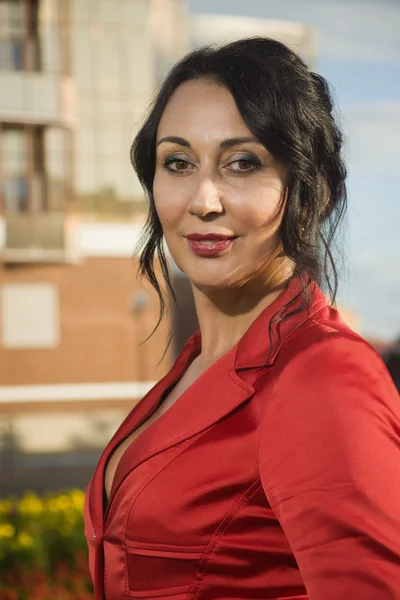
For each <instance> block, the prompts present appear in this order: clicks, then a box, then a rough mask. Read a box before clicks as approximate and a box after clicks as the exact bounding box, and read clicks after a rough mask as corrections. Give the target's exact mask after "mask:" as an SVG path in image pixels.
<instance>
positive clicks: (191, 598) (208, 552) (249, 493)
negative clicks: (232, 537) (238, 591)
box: [188, 478, 262, 600]
mask: <svg viewBox="0 0 400 600" xmlns="http://www.w3.org/2000/svg"><path fill="white" fill-rule="evenodd" d="M260 489H262V483H261V480H260V478H257V479H256V480H255V481H254V483H252V484H251V486H250V487H248V488H247V490H246V491H245V492H243V494H242V495H241V496H240V498H239V499H238V500H237V501H236V503H235V504H234V506H233V507H232V508H231V510H230V511H229V512H228V514H227V515H226V516H225V518H224V519H223V520H222V522H221V523H220V524H219V526H218V527H217V529H216V530H215V532H214V533H213V535H212V537H211V539H210V540H209V542H208V544H207V546H206V548H205V549H204V552H203V556H202V557H201V559H200V565H199V568H198V570H197V573H196V574H195V576H194V578H193V582H192V585H191V587H190V590H189V594H188V600H196V598H198V596H199V592H200V588H201V584H202V582H203V580H204V577H205V575H206V574H207V569H208V565H209V561H210V558H211V556H212V554H213V552H214V549H215V547H216V545H217V543H218V542H219V541H220V539H221V537H222V536H223V534H224V533H225V531H226V530H227V528H228V527H229V525H230V524H231V522H232V520H233V519H234V517H235V516H236V515H237V513H238V512H239V511H240V509H241V508H243V506H245V505H246V503H247V502H248V501H249V500H250V499H251V498H252V497H253V496H254V495H255V494H256V493H257V492H258V491H259V490H260Z"/></svg>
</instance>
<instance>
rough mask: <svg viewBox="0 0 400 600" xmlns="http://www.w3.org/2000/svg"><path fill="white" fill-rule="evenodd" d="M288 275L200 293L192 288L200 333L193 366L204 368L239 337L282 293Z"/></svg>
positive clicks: (231, 346)
mask: <svg viewBox="0 0 400 600" xmlns="http://www.w3.org/2000/svg"><path fill="white" fill-rule="evenodd" d="M290 276H291V273H290V274H289V273H287V272H286V275H285V274H284V273H282V274H281V276H280V277H274V278H273V279H272V278H268V279H265V278H264V280H260V279H258V280H257V281H256V280H252V281H251V282H248V283H247V284H245V285H243V286H241V287H238V288H234V289H231V288H228V289H210V288H207V289H204V288H199V287H196V286H194V285H193V284H192V289H193V295H194V301H195V305H196V312H197V317H198V321H199V326H200V331H201V354H200V355H199V356H198V357H197V359H196V362H197V363H198V365H199V366H204V367H207V366H209V365H210V364H212V363H213V362H215V361H216V360H217V359H218V358H220V357H221V356H222V355H223V354H225V353H226V352H228V351H229V350H230V349H231V348H233V346H235V345H236V344H237V342H238V341H239V340H240V339H241V337H243V335H244V334H245V332H246V331H247V329H248V328H249V327H250V325H251V324H252V323H253V321H254V320H255V319H256V318H257V317H258V316H259V315H260V314H261V313H262V311H263V310H264V309H265V308H267V306H269V305H270V304H271V303H272V302H273V301H274V300H275V299H276V298H277V297H278V296H279V294H280V293H281V291H282V290H283V289H284V287H285V285H286V283H287V281H288V279H289V278H290Z"/></svg>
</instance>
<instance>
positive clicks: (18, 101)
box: [0, 71, 76, 129]
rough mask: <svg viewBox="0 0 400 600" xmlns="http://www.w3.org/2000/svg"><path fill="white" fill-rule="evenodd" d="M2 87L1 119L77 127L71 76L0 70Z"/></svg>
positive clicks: (0, 101) (0, 99) (0, 86)
mask: <svg viewBox="0 0 400 600" xmlns="http://www.w3.org/2000/svg"><path fill="white" fill-rule="evenodd" d="M0 89H1V95H0V120H1V121H3V122H10V123H32V124H40V125H56V126H63V127H67V128H70V129H73V128H74V125H75V122H76V94H75V85H74V81H73V79H71V77H68V76H65V75H59V74H56V73H36V72H33V73H29V72H24V71H18V72H17V71H15V72H8V71H4V72H2V71H0Z"/></svg>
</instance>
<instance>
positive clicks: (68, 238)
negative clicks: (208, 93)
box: [0, 0, 314, 492]
mask: <svg viewBox="0 0 400 600" xmlns="http://www.w3.org/2000/svg"><path fill="white" fill-rule="evenodd" d="M94 7H95V10H94ZM227 30H229V32H228V33H229V35H230V36H231V37H232V36H243V35H250V34H263V35H271V36H274V37H279V38H280V39H285V36H286V37H287V39H288V41H290V43H291V44H292V45H293V44H295V45H296V44H297V49H298V50H303V51H304V53H305V55H306V56H307V57H308V58H310V60H311V59H312V58H313V56H314V55H313V52H314V50H313V48H314V46H313V43H314V42H313V39H314V38H313V33H312V31H311V30H309V28H304V27H302V26H298V25H292V24H291V25H287V24H284V23H272V24H271V23H270V22H268V21H258V20H249V19H241V18H236V19H233V20H232V18H230V19H229V20H227V21H225V18H224V17H195V18H193V19H190V18H189V16H188V13H187V4H186V1H185V0H97V1H96V2H95V3H94V2H92V1H91V0H0V87H1V90H2V92H1V94H0V179H1V182H2V185H1V188H0V410H1V415H0V479H1V481H0V487H1V489H2V490H5V491H8V492H19V491H21V490H22V489H23V487H35V488H37V489H41V488H43V489H44V488H46V487H49V485H51V486H52V487H57V486H58V485H61V482H62V485H85V483H86V481H87V478H88V476H89V474H90V472H91V470H92V467H93V464H94V462H95V460H96V459H97V456H98V453H99V450H100V449H101V448H102V447H103V446H104V444H105V443H106V441H107V440H108V439H109V438H110V436H111V435H112V433H113V431H114V430H115V428H116V427H117V425H118V423H119V422H120V421H121V420H122V418H123V416H124V415H125V414H126V412H127V411H128V410H129V409H130V408H131V407H132V406H134V404H135V402H137V400H138V399H139V398H141V397H142V396H143V394H144V393H145V392H146V390H147V389H148V388H149V387H150V386H151V385H152V383H153V382H154V381H155V380H157V379H158V378H159V377H161V376H162V375H163V374H164V373H165V371H166V370H167V369H168V367H169V364H170V362H171V359H172V354H173V353H172V348H170V350H169V351H167V353H166V355H165V357H164V358H163V355H164V349H165V348H166V345H167V340H168V332H169V325H170V321H169V322H168V321H167V322H164V323H162V325H161V326H160V328H159V330H158V331H157V332H156V333H155V335H154V336H153V337H151V338H150V340H149V341H148V342H146V343H145V344H142V345H140V344H141V342H142V341H143V340H144V339H146V338H147V337H148V335H149V334H150V333H151V331H152V329H153V327H154V324H155V322H156V319H157V315H158V301H157V297H156V295H155V294H154V292H153V291H152V290H151V288H150V287H149V286H145V285H142V284H141V283H140V282H138V281H137V279H136V271H137V257H136V255H135V252H134V250H135V246H136V243H137V241H138V236H139V232H140V228H141V225H142V223H143V212H144V198H143V194H142V192H141V189H140V187H139V185H138V182H137V179H136V177H135V176H134V173H133V170H132V168H131V165H130V162H129V147H130V144H131V141H132V139H133V136H134V133H135V131H136V129H137V127H138V125H139V123H140V121H141V118H142V115H143V112H144V110H145V107H146V106H147V105H148V103H149V101H150V99H151V97H152V95H153V93H154V91H155V90H156V88H157V85H158V83H159V82H160V79H161V78H162V77H163V76H164V75H165V73H166V71H167V69H168V68H169V66H170V65H171V64H172V63H173V62H174V61H175V60H176V59H178V58H179V57H180V56H182V55H183V54H184V53H186V52H187V51H188V50H189V49H190V48H193V47H194V46H196V45H199V44H203V43H208V42H209V41H214V42H222V41H226V36H227V35H228V33H227ZM175 284H176V287H177V289H179V295H180V307H179V315H180V318H179V319H176V324H177V327H176V336H175V345H174V346H173V348H174V351H175V352H176V351H177V350H178V349H179V348H180V346H181V345H182V344H183V343H184V341H185V340H186V339H187V337H188V335H189V334H190V332H191V331H192V330H193V328H194V327H195V317H194V311H193V304H192V302H191V295H190V293H189V290H188V285H187V281H186V280H185V279H182V278H181V277H180V274H179V273H178V274H176V276H175ZM61 467H62V468H61ZM60 478H61V479H60ZM49 481H51V482H52V483H51V484H49Z"/></svg>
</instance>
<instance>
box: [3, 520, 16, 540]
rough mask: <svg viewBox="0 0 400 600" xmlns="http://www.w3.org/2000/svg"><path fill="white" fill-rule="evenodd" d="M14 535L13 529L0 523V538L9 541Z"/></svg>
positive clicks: (9, 525)
mask: <svg viewBox="0 0 400 600" xmlns="http://www.w3.org/2000/svg"><path fill="white" fill-rule="evenodd" d="M14 535H15V527H14V526H13V525H11V524H10V523H0V538H5V539H10V538H12V537H14Z"/></svg>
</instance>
